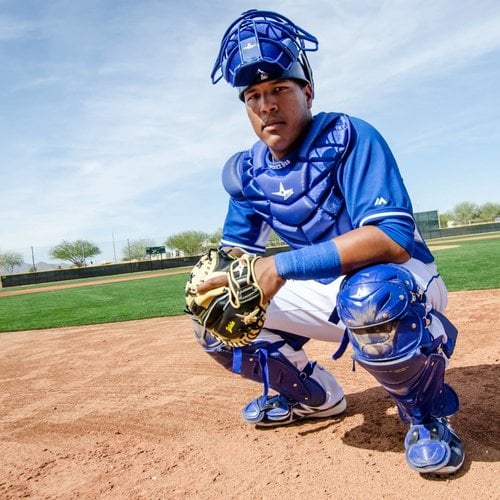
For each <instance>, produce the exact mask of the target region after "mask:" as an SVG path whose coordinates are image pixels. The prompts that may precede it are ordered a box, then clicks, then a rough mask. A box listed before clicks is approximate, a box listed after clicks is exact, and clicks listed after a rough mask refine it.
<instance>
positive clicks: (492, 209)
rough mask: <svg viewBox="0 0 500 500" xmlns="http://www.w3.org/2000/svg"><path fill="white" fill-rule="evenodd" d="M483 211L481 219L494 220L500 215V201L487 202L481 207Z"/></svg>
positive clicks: (485, 220)
mask: <svg viewBox="0 0 500 500" xmlns="http://www.w3.org/2000/svg"><path fill="white" fill-rule="evenodd" d="M479 211H480V212H481V220H482V221H484V222H493V221H494V220H495V218H496V217H498V216H500V203H491V202H488V203H485V204H484V205H481V207H480V208H479Z"/></svg>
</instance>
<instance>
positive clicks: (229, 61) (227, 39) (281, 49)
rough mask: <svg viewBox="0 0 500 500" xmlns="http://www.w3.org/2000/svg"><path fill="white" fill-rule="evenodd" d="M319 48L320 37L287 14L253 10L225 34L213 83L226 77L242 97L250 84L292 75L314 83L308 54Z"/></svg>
mask: <svg viewBox="0 0 500 500" xmlns="http://www.w3.org/2000/svg"><path fill="white" fill-rule="evenodd" d="M307 44H309V45H307ZM316 50H318V40H317V39H316V37H314V36H313V35H311V34H309V33H307V31H304V30H303V29H302V28H299V27H298V26H297V25H296V24H294V23H293V22H292V21H290V20H289V19H287V18H286V17H284V16H282V15H280V14H277V13H275V12H270V11H265V10H255V9H253V10H249V11H247V12H244V13H243V14H242V15H241V16H240V17H239V18H238V19H236V21H234V22H233V23H232V24H231V26H229V28H228V29H227V30H226V32H225V33H224V36H223V37H222V42H221V46H220V51H219V55H218V56H217V60H216V62H215V65H214V68H213V70H212V74H211V78H212V83H214V84H215V83H217V82H218V81H219V80H221V79H222V78H224V79H225V80H226V81H227V82H228V83H229V84H230V85H231V86H232V87H236V88H237V89H238V93H239V96H240V99H241V100H243V97H242V95H243V92H244V91H245V90H246V89H247V88H248V87H250V86H251V85H254V84H257V83H261V82H264V81H267V80H276V79H278V78H280V79H281V78H290V79H297V80H302V81H305V82H307V83H310V84H311V86H313V78H312V71H311V67H310V65H309V61H308V60H307V57H306V54H305V53H306V52H307V51H311V52H313V51H316Z"/></svg>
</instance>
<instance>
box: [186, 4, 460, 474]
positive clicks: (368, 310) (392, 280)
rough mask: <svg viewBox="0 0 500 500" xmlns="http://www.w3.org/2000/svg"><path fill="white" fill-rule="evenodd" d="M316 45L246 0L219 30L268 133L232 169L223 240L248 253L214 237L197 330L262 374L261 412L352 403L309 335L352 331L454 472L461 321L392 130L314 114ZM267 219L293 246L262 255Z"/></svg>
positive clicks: (227, 68) (194, 284)
mask: <svg viewBox="0 0 500 500" xmlns="http://www.w3.org/2000/svg"><path fill="white" fill-rule="evenodd" d="M332 36H334V34H333V35H332ZM317 48H318V40H317V39H316V37H315V36H313V35H312V34H310V33H308V32H307V31H305V30H304V29H302V28H301V27H299V26H297V25H296V24H295V23H294V22H293V21H291V20H290V19H287V18H286V17H284V16H282V15H280V14H277V13H275V12H269V11H259V10H250V11H247V12H244V13H243V14H242V15H241V16H240V17H239V18H238V19H236V20H235V21H234V22H233V23H232V24H231V25H230V26H229V28H228V29H227V30H226V32H225V33H224V35H223V37H222V41H221V44H220V51H219V54H218V56H217V59H216V61H215V65H214V68H213V71H212V75H211V77H212V83H217V82H218V81H219V80H222V79H224V80H226V81H227V82H228V83H229V85H230V86H231V87H233V88H234V89H235V91H236V92H235V93H236V96H237V99H238V98H239V100H240V101H241V103H240V104H241V105H242V106H243V107H244V110H245V113H246V115H247V116H248V118H249V121H250V124H251V126H252V128H253V131H254V132H255V135H256V136H257V139H258V140H257V141H256V142H255V143H254V144H253V145H251V146H250V147H249V148H248V149H246V150H244V151H239V152H236V153H235V154H234V155H233V156H231V157H230V158H229V159H228V160H227V162H226V164H225V166H224V168H223V170H222V182H223V185H224V188H225V190H226V192H227V193H228V195H229V204H228V210H227V213H226V217H225V221H224V226H223V229H222V238H221V242H220V247H221V248H224V249H226V250H227V251H228V252H230V253H233V252H235V251H237V250H238V249H239V251H243V252H247V253H246V254H245V255H243V256H242V257H241V258H235V257H233V256H231V255H230V254H226V253H223V252H221V251H218V250H212V251H210V252H209V253H208V254H207V255H206V256H204V257H202V259H201V260H200V262H199V263H198V265H197V266H196V267H195V269H194V270H193V273H192V274H191V278H190V281H189V283H188V285H187V287H186V301H187V306H188V309H189V310H190V311H191V312H192V314H193V315H194V317H195V318H196V321H194V322H193V326H194V330H195V336H196V339H197V340H198V342H199V343H200V344H201V346H202V348H203V349H204V350H205V351H206V352H207V353H208V354H209V355H210V356H211V357H212V358H213V359H214V360H215V361H216V362H218V363H219V364H221V365H223V366H224V367H225V368H227V369H228V370H231V371H232V372H234V373H239V374H240V375H241V376H242V377H245V378H247V379H251V380H254V381H256V382H259V383H261V384H262V385H263V392H262V394H261V395H260V396H257V397H256V398H255V399H253V400H251V401H250V402H247V403H246V404H245V405H244V406H243V410H242V417H243V419H244V420H245V421H246V422H248V423H249V424H252V425H255V426H258V427H261V426H281V425H287V424H290V423H292V422H295V421H297V420H301V419H305V418H308V419H311V418H326V417H335V416H338V415H340V414H342V413H343V411H344V410H345V408H346V404H347V402H346V397H345V394H344V390H343V389H342V387H341V385H340V384H339V382H338V381H337V379H336V378H335V376H334V375H333V374H332V373H331V372H330V371H328V370H326V369H324V368H323V367H321V366H320V365H319V364H318V363H317V362H316V361H313V360H310V359H309V358H308V356H307V354H306V352H305V349H304V346H305V345H306V343H307V342H308V341H309V339H315V340H319V341H325V342H337V343H340V347H339V348H338V349H337V350H336V353H335V355H334V359H337V358H338V357H339V356H340V355H341V353H342V352H343V351H344V350H345V348H346V347H347V346H349V345H350V346H351V348H352V351H353V358H354V360H355V361H356V363H357V364H358V365H359V366H361V367H362V368H363V369H365V370H366V371H367V372H368V373H370V375H371V376H372V377H373V378H374V379H375V380H376V381H377V382H378V383H379V384H380V385H381V386H382V387H383V388H384V390H385V391H386V392H387V394H388V395H389V396H390V397H391V399H392V401H393V403H394V405H395V406H396V407H397V409H398V412H399V416H400V418H401V420H402V422H404V423H405V424H406V425H407V426H408V430H407V434H406V438H405V439H404V443H402V448H403V446H404V449H405V456H406V461H407V463H408V465H409V467H411V468H412V469H413V470H415V471H417V472H418V473H422V474H428V473H432V474H437V475H448V474H452V473H454V472H456V471H458V470H459V469H460V468H461V466H462V464H463V463H464V457H465V454H464V446H463V443H462V441H461V439H460V437H459V436H458V434H457V433H456V432H455V430H454V429H453V428H452V427H451V424H450V421H449V417H450V416H452V415H453V414H454V413H455V412H457V411H458V409H459V400H458V396H457V394H456V392H455V391H454V390H453V389H452V388H451V387H450V386H449V385H448V384H446V383H445V381H444V380H445V370H446V367H447V366H448V363H449V360H450V358H451V357H452V354H453V351H454V347H455V342H456V339H457V333H458V332H457V330H456V328H455V327H454V326H453V325H452V324H451V322H450V321H449V320H448V319H447V318H446V317H445V315H444V311H445V308H446V305H447V289H446V286H445V284H444V281H443V279H442V278H441V276H440V274H439V272H438V269H437V266H436V264H435V262H434V257H433V255H432V253H431V252H430V250H429V248H428V246H427V244H426V243H425V241H424V239H423V238H422V236H421V235H420V233H419V231H418V228H417V226H416V224H415V220H414V216H413V208H412V204H411V200H410V197H409V195H408V192H407V190H406V187H405V185H404V182H403V179H402V176H401V172H400V170H399V167H398V165H397V162H396V160H395V158H394V155H393V153H392V151H391V149H390V148H389V146H388V144H387V142H386V141H385V140H384V138H383V137H382V136H381V134H380V133H379V132H378V131H377V129H376V128H375V127H373V126H372V125H371V124H369V123H367V122H365V121H364V120H361V119H359V118H356V117H353V116H349V115H347V114H345V113H338V112H321V113H318V114H315V115H313V114H312V111H311V109H312V105H313V99H314V81H313V75H312V70H311V66H310V64H309V60H308V54H307V53H308V52H314V51H316V50H317ZM270 230H273V231H274V232H275V233H276V234H277V235H278V236H279V237H280V238H281V239H282V240H283V241H284V242H285V243H286V244H287V245H288V247H289V249H287V251H284V252H281V253H277V254H276V255H272V256H264V257H257V256H256V255H263V254H264V253H265V250H266V248H267V244H268V241H269V234H270ZM384 431H385V429H384V428H381V429H380V432H384ZM309 437H310V438H313V436H309Z"/></svg>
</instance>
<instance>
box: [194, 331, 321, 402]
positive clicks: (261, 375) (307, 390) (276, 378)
mask: <svg viewBox="0 0 500 500" xmlns="http://www.w3.org/2000/svg"><path fill="white" fill-rule="evenodd" d="M195 336H196V339H197V340H198V342H199V343H200V344H201V345H202V347H203V349H204V350H205V351H206V352H207V353H208V354H209V355H210V356H211V357H212V358H213V359H214V360H215V361H217V363H219V364H221V365H222V366H223V367H224V368H226V369H227V370H231V371H233V372H234V373H239V374H240V375H241V376H242V377H244V378H247V379H250V380H254V381H255V382H261V383H263V384H264V386H265V387H264V392H265V395H267V389H268V387H270V388H271V389H274V390H275V391H276V392H279V393H280V394H281V395H283V396H285V397H286V398H288V399H290V400H293V401H298V402H300V403H305V404H307V405H310V406H321V405H322V404H323V403H324V402H325V400H326V399H327V394H326V391H325V389H324V388H323V387H322V385H321V384H320V383H318V382H317V381H316V380H315V379H313V378H311V375H312V373H313V370H314V367H315V366H316V363H311V362H309V363H307V364H306V365H305V367H304V368H303V369H302V370H299V369H298V368H297V367H296V366H295V365H294V364H293V363H292V362H291V361H289V359H288V358H287V357H286V356H285V355H284V354H283V353H282V352H281V351H280V349H283V347H284V346H285V345H286V344H287V343H286V342H285V340H283V339H282V338H279V337H277V336H276V337H277V338H279V340H277V341H275V342H268V341H259V340H258V339H257V340H256V341H254V342H252V343H251V344H249V345H247V346H245V347H242V348H232V347H229V346H226V345H224V344H222V343H221V342H220V341H218V340H217V339H216V338H215V337H213V336H212V335H210V333H209V332H207V331H206V330H205V329H204V328H203V327H202V326H201V325H199V324H195ZM304 340H306V339H304ZM304 343H305V342H304V341H302V345H303V344H304ZM302 345H300V344H298V347H299V348H300V347H302Z"/></svg>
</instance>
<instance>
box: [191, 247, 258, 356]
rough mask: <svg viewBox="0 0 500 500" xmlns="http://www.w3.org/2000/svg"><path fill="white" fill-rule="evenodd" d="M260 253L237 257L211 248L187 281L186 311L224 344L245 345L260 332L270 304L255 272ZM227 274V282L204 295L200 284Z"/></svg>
mask: <svg viewBox="0 0 500 500" xmlns="http://www.w3.org/2000/svg"><path fill="white" fill-rule="evenodd" d="M257 259H260V257H258V256H257V255H253V254H244V255H242V256H241V257H239V258H236V257H234V256H232V255H230V254H227V253H226V252H224V251H222V250H209V252H208V253H206V254H205V255H203V256H202V257H201V259H200V260H199V261H198V263H197V264H196V265H195V266H194V268H193V270H192V271H191V275H190V276H189V280H188V282H187V283H186V290H185V297H186V305H187V312H190V313H192V314H193V315H194V316H196V318H197V319H198V321H199V322H200V323H201V324H202V325H203V326H204V327H205V328H206V329H207V330H208V331H209V332H210V333H212V335H214V336H215V337H217V338H218V339H219V340H220V341H221V342H223V343H224V344H227V345H230V346H232V347H242V346H244V345H246V344H249V343H250V342H252V340H254V339H255V338H256V337H257V335H259V333H260V331H261V330H262V326H263V325H264V320H265V317H266V308H267V304H264V302H263V295H262V290H261V289H260V287H259V285H258V283H257V281H256V280H255V275H254V264H255V261H256V260H257ZM221 275H225V276H226V277H227V281H228V284H227V285H225V286H219V287H217V288H212V289H210V290H208V291H207V292H205V293H203V294H199V293H198V291H197V288H198V285H199V284H200V283H202V282H204V281H207V280H209V279H210V278H214V277H216V276H221Z"/></svg>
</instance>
